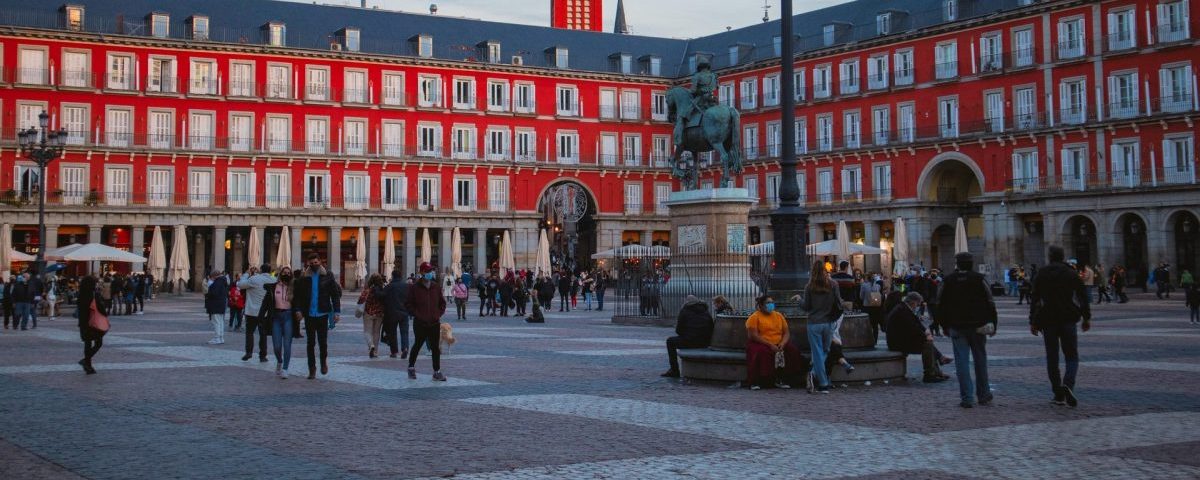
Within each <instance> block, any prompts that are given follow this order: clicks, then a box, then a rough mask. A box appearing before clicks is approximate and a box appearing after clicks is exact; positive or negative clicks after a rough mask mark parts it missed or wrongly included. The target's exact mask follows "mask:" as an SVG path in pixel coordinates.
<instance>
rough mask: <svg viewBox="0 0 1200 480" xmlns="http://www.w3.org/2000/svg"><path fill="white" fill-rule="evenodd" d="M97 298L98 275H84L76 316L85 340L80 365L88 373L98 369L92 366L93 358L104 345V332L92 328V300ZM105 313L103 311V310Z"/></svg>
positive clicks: (76, 306) (81, 336)
mask: <svg viewBox="0 0 1200 480" xmlns="http://www.w3.org/2000/svg"><path fill="white" fill-rule="evenodd" d="M95 298H96V277H94V276H92V275H88V276H86V277H83V280H82V281H81V282H79V297H78V300H77V301H76V302H75V309H76V312H77V314H76V316H78V317H79V339H80V340H83V360H80V361H79V366H81V367H83V371H84V372H86V373H87V374H88V375H91V374H94V373H96V369H95V368H94V367H92V358H93V357H95V356H96V352H99V351H100V347H101V346H103V345H104V334H105V333H107V332H102V331H99V330H96V329H94V328H92V326H91V323H90V322H91V319H92V308H91V307H92V301H93V300H95ZM101 313H103V312H101Z"/></svg>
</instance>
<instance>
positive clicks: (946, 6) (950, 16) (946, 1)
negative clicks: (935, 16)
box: [942, 0, 958, 22]
mask: <svg viewBox="0 0 1200 480" xmlns="http://www.w3.org/2000/svg"><path fill="white" fill-rule="evenodd" d="M942 19H944V20H946V21H947V22H953V21H955V20H958V2H957V1H956V0H942Z"/></svg>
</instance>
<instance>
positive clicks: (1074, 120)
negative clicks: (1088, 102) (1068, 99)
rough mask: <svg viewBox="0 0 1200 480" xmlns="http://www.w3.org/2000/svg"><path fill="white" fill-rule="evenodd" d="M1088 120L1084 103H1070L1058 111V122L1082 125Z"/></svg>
mask: <svg viewBox="0 0 1200 480" xmlns="http://www.w3.org/2000/svg"><path fill="white" fill-rule="evenodd" d="M1087 121H1088V116H1087V110H1086V109H1085V108H1084V106H1083V105H1069V106H1067V107H1066V108H1063V109H1061V110H1059V111H1058V122H1059V123H1061V124H1063V125H1082V124H1084V123H1085V122H1087Z"/></svg>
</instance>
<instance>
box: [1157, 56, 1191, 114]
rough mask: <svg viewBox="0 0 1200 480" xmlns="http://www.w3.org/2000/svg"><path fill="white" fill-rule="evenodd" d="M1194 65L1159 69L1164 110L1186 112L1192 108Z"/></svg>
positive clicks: (1160, 91)
mask: <svg viewBox="0 0 1200 480" xmlns="http://www.w3.org/2000/svg"><path fill="white" fill-rule="evenodd" d="M1191 79H1192V67H1191V66H1189V65H1180V66H1174V67H1164V68H1163V69H1161V70H1159V71H1158V84H1159V92H1158V94H1159V95H1160V96H1161V98H1162V100H1161V101H1162V106H1161V107H1160V108H1161V110H1162V111H1163V112H1186V111H1188V110H1191V109H1192V100H1193V99H1192V94H1193V92H1192V84H1191Z"/></svg>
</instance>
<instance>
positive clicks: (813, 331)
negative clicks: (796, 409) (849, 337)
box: [808, 323, 833, 388]
mask: <svg viewBox="0 0 1200 480" xmlns="http://www.w3.org/2000/svg"><path fill="white" fill-rule="evenodd" d="M831 342H833V324H832V323H810V324H808V348H809V350H810V351H812V374H813V376H815V377H816V379H817V381H816V383H817V387H821V388H825V387H828V386H829V372H826V371H825V356H826V355H828V354H829V344H830V343H831Z"/></svg>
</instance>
